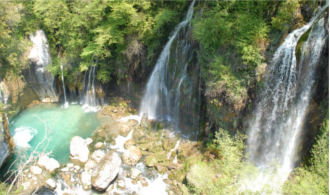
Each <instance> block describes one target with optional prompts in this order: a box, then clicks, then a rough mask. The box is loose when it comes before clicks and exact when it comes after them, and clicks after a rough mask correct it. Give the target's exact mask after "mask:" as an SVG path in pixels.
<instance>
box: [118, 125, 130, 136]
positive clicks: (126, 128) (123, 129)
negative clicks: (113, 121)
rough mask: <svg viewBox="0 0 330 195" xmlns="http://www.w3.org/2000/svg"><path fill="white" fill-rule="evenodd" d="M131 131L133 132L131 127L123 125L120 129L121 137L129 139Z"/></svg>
mask: <svg viewBox="0 0 330 195" xmlns="http://www.w3.org/2000/svg"><path fill="white" fill-rule="evenodd" d="M130 131H131V128H130V126H128V125H126V124H123V125H122V126H121V128H120V131H119V135H121V136H123V137H127V135H128V134H129V132H130Z"/></svg>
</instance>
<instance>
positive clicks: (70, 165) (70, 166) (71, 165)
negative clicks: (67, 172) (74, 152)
mask: <svg viewBox="0 0 330 195" xmlns="http://www.w3.org/2000/svg"><path fill="white" fill-rule="evenodd" d="M66 166H67V167H68V168H72V167H73V166H74V164H73V163H69V164H67V165H66Z"/></svg>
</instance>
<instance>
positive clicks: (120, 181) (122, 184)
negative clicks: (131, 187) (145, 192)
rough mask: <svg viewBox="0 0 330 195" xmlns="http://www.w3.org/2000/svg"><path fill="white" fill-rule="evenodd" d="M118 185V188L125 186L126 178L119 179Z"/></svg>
mask: <svg viewBox="0 0 330 195" xmlns="http://www.w3.org/2000/svg"><path fill="white" fill-rule="evenodd" d="M117 187H118V188H122V189H123V188H125V180H124V179H118V180H117Z"/></svg>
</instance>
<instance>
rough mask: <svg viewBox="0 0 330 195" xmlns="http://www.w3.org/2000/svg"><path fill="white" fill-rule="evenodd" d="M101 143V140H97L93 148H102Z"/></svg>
mask: <svg viewBox="0 0 330 195" xmlns="http://www.w3.org/2000/svg"><path fill="white" fill-rule="evenodd" d="M103 145H104V144H103V143H102V142H97V143H96V144H95V146H94V148H95V149H100V148H102V147H103Z"/></svg>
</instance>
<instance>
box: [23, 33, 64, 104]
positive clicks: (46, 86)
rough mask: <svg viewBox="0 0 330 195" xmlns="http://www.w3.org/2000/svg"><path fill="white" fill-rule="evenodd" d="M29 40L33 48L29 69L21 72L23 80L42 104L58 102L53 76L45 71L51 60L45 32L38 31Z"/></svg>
mask: <svg viewBox="0 0 330 195" xmlns="http://www.w3.org/2000/svg"><path fill="white" fill-rule="evenodd" d="M29 38H30V40H31V42H32V43H33V47H32V49H31V52H30V54H29V60H30V68H29V69H26V70H23V75H24V78H25V80H26V81H27V83H28V84H30V85H31V87H32V89H33V90H34V91H35V92H36V93H37V95H38V97H39V99H40V100H41V101H42V102H58V97H57V95H56V93H55V89H54V76H53V75H52V74H51V73H49V72H48V71H47V70H46V68H47V66H48V65H51V63H52V59H51V55H50V52H49V46H48V43H47V42H48V41H47V37H46V35H45V32H44V31H43V30H38V31H37V32H36V33H34V34H32V35H30V37H29Z"/></svg>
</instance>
